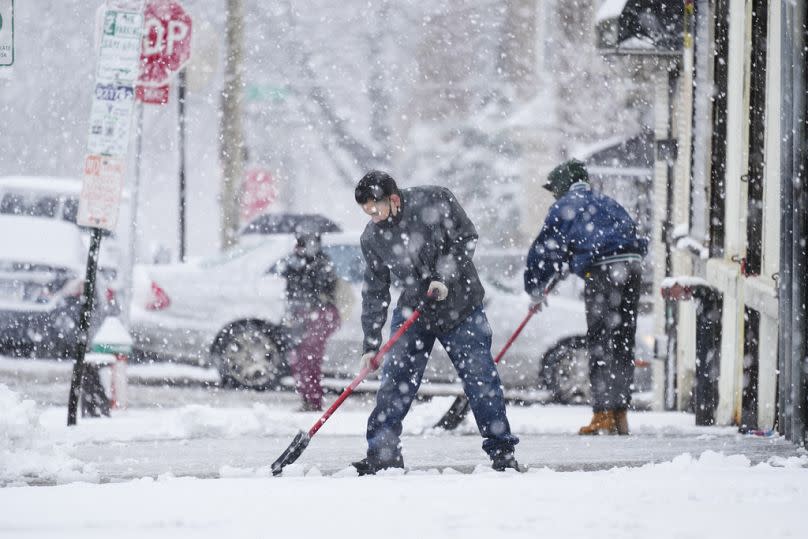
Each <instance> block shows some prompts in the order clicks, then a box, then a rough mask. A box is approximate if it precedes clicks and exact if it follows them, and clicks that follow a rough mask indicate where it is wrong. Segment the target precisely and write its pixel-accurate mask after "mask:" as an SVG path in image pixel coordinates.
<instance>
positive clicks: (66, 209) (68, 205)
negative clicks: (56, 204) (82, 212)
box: [62, 198, 79, 223]
mask: <svg viewBox="0 0 808 539" xmlns="http://www.w3.org/2000/svg"><path fill="white" fill-rule="evenodd" d="M78 214H79V200H78V199H77V198H68V199H65V204H64V206H63V207H62V219H64V220H65V221H67V222H69V223H75V222H76V219H77V218H78Z"/></svg>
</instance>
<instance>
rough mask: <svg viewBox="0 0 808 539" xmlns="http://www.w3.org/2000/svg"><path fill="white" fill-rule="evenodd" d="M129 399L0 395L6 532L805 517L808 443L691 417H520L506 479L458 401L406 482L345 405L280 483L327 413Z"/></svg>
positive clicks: (625, 526)
mask: <svg viewBox="0 0 808 539" xmlns="http://www.w3.org/2000/svg"><path fill="white" fill-rule="evenodd" d="M132 389H133V391H134V392H135V393H136V395H135V396H136V399H135V400H136V401H137V402H140V403H141V404H140V405H138V406H136V407H132V408H131V409H129V410H119V411H113V414H112V417H110V418H98V419H83V418H80V419H79V424H78V425H77V426H76V427H73V428H68V427H66V426H65V420H66V410H65V408H64V406H53V405H52V404H48V403H47V402H48V399H45V402H46V403H45V404H37V403H36V402H35V401H34V400H31V399H26V398H24V397H22V396H21V395H20V394H19V393H18V392H16V391H14V390H11V389H9V388H8V387H7V386H5V385H2V384H0V484H2V485H4V486H5V487H6V488H0V508H2V510H0V536H7V535H8V536H17V535H25V536H26V537H29V536H30V537H38V536H43V537H45V536H48V537H50V536H58V537H82V538H84V537H92V536H99V537H100V536H105V537H106V536H109V535H111V534H114V535H115V536H116V537H128V536H131V537H143V536H144V535H148V537H149V538H150V539H151V538H156V537H179V536H188V537H190V536H193V537H195V538H199V537H218V538H221V537H222V536H225V535H227V534H230V535H233V534H235V536H265V535H266V536H269V535H271V536H273V537H324V536H328V537H370V536H373V537H378V536H379V535H380V534H381V535H383V536H385V537H412V536H419V535H420V536H423V537H463V538H468V537H486V538H488V537H499V536H507V537H536V536H543V537H559V536H564V537H593V536H598V537H621V538H627V537H638V538H639V537H642V538H643V539H644V538H646V537H648V536H653V537H654V538H655V539H660V538H666V537H703V536H709V537H733V539H734V538H738V537H750V538H751V537H759V536H760V535H761V534H764V533H765V534H766V535H768V536H771V537H788V536H794V537H797V536H801V535H800V533H799V531H798V530H800V529H801V528H800V527H801V526H804V522H803V521H802V520H803V519H804V516H803V513H804V508H805V507H806V506H808V454H807V453H806V452H805V451H804V450H800V449H797V448H796V447H795V446H793V445H792V444H790V443H788V442H786V441H785V440H783V439H781V438H779V437H754V436H742V435H739V434H737V431H736V429H734V428H722V427H696V426H694V425H693V417H692V415H689V414H682V413H660V412H637V413H632V414H631V415H630V421H631V426H632V431H633V435H632V436H630V437H599V438H597V437H596V438H583V437H579V436H576V435H575V434H574V433H575V431H576V429H577V427H578V426H579V425H580V424H583V423H584V422H585V421H586V420H587V419H588V417H589V410H588V409H587V408H586V407H563V406H530V407H517V406H512V407H510V408H509V417H510V419H511V423H512V428H513V430H514V432H515V433H517V434H518V435H519V436H520V437H521V443H520V445H519V446H518V448H517V449H518V453H517V455H518V458H519V460H520V462H521V463H522V464H523V465H527V466H529V468H530V469H529V471H528V473H526V474H517V473H506V474H496V473H493V472H492V471H491V470H490V468H489V466H488V463H487V462H486V458H485V456H484V454H483V453H482V451H481V450H480V438H479V435H477V434H476V430H475V427H474V425H473V423H472V422H470V421H467V422H466V423H464V424H463V425H461V427H460V428H459V429H458V430H457V431H456V432H452V433H446V432H443V431H440V430H435V429H433V428H432V425H433V424H434V422H435V420H436V419H437V418H439V417H440V415H441V414H442V413H443V412H444V411H445V410H446V408H447V407H448V405H449V403H450V402H451V398H434V399H432V400H430V401H428V402H423V403H421V402H419V403H417V404H416V405H415V406H414V407H413V411H412V413H411V414H410V415H409V416H408V418H407V421H406V423H405V426H404V438H403V443H404V451H405V460H406V463H407V466H408V468H409V471H408V472H407V473H406V474H405V475H401V474H400V473H396V472H390V473H385V474H382V475H380V476H378V477H370V478H357V477H356V476H355V472H353V470H352V469H351V468H350V467H349V463H350V462H351V461H352V460H356V459H358V458H360V457H361V456H362V453H363V451H364V448H365V445H364V444H365V442H364V428H365V421H366V420H367V415H368V411H369V402H368V399H367V397H366V396H365V397H360V398H352V399H349V400H348V401H347V402H346V403H345V405H344V406H343V408H341V409H340V410H339V412H338V413H337V414H335V415H334V416H333V417H332V418H331V419H330V420H329V422H328V424H327V425H326V426H325V427H324V428H323V429H322V430H321V431H320V433H319V434H318V435H317V436H316V437H315V438H314V439H313V440H312V443H311V445H310V446H309V448H308V449H307V450H306V451H305V452H304V454H303V455H302V456H301V458H300V459H299V461H298V462H297V463H295V464H294V465H292V466H290V467H288V468H287V469H286V470H285V471H284V475H283V477H279V478H275V477H272V476H271V473H270V470H269V464H270V463H271V462H272V461H273V460H274V459H275V458H276V457H277V456H278V455H279V454H280V452H281V451H282V450H283V449H285V448H286V446H287V445H288V444H289V442H290V441H291V439H292V436H293V435H294V434H295V433H296V432H297V431H298V430H299V429H307V428H308V427H309V426H311V424H312V423H313V422H314V421H315V420H316V419H317V417H319V415H318V414H313V413H297V412H294V411H293V410H294V408H295V407H296V406H297V405H298V403H297V399H296V398H295V397H294V395H291V394H284V393H281V394H268V393H250V392H222V391H219V390H214V389H201V388H162V389H159V388H146V387H140V386H138V387H136V388H132ZM29 391H31V392H36V391H39V389H38V388H36V387H30V388H29ZM29 391H26V394H29ZM141 391H142V392H145V393H144V394H143V395H140V396H137V393H138V392H141ZM155 391H157V392H158V393H155ZM144 395H146V396H147V397H146V396H144ZM148 399H155V400H154V402H148V403H147V401H148ZM182 402H193V404H182ZM32 485H35V486H32ZM42 485H45V486H42ZM789 534H791V535H789Z"/></svg>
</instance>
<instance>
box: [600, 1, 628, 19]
mask: <svg viewBox="0 0 808 539" xmlns="http://www.w3.org/2000/svg"><path fill="white" fill-rule="evenodd" d="M627 2H628V0H604V2H603V3H602V4H601V5H600V8H598V13H597V15H595V24H597V23H599V22H600V21H605V20H606V19H613V18H615V17H619V16H620V14H621V13H622V12H623V8H624V7H626V3H627Z"/></svg>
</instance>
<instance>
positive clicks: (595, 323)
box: [584, 262, 642, 412]
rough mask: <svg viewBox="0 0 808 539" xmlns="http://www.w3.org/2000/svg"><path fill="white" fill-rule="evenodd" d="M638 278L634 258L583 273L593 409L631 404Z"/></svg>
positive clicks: (638, 271)
mask: <svg viewBox="0 0 808 539" xmlns="http://www.w3.org/2000/svg"><path fill="white" fill-rule="evenodd" d="M641 278H642V270H641V265H640V262H615V263H612V264H604V265H602V266H595V267H593V268H592V269H590V270H589V271H588V272H587V276H586V288H585V290H584V302H585V304H586V324H587V332H586V337H587V341H588V345H589V383H590V385H591V387H592V409H593V410H594V411H595V412H603V411H606V410H622V409H626V408H628V405H629V404H630V403H631V384H632V383H633V381H634V339H635V337H636V333H637V306H638V304H639V301H640V282H641Z"/></svg>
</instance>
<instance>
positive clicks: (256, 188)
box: [241, 168, 278, 223]
mask: <svg viewBox="0 0 808 539" xmlns="http://www.w3.org/2000/svg"><path fill="white" fill-rule="evenodd" d="M277 197H278V190H277V187H276V186H275V180H274V178H272V174H270V172H269V171H268V170H264V169H260V168H254V169H251V170H248V171H247V174H246V176H245V177H244V182H243V183H242V184H241V222H242V223H247V222H249V221H250V220H251V219H252V218H253V217H255V216H256V215H258V214H261V213H263V212H264V210H266V209H267V208H268V207H269V206H270V204H272V203H273V202H274V201H275V199H276V198H277Z"/></svg>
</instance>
